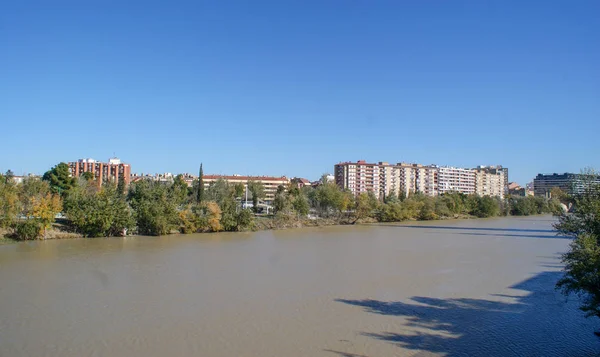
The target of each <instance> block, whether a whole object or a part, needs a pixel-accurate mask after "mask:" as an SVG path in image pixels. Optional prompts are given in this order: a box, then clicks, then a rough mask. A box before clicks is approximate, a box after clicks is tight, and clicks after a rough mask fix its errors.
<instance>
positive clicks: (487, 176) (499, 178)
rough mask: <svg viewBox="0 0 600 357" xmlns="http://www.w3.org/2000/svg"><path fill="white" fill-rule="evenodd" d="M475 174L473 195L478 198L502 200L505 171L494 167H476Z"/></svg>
mask: <svg viewBox="0 0 600 357" xmlns="http://www.w3.org/2000/svg"><path fill="white" fill-rule="evenodd" d="M473 171H474V172H475V193H476V194H478V195H479V196H496V197H500V198H504V192H505V189H506V188H505V186H504V185H505V183H506V181H507V180H506V177H505V171H504V170H502V169H498V168H496V167H485V166H478V167H477V168H476V169H473Z"/></svg>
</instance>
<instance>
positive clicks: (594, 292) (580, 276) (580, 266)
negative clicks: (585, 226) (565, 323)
mask: <svg viewBox="0 0 600 357" xmlns="http://www.w3.org/2000/svg"><path fill="white" fill-rule="evenodd" d="M562 261H563V263H564V264H565V267H564V272H565V274H564V276H563V277H562V278H561V279H560V280H559V281H558V283H557V284H556V287H557V288H558V289H560V290H561V291H562V292H563V293H564V294H565V295H569V294H571V293H575V294H577V295H579V296H580V298H581V299H582V304H581V306H580V309H581V310H582V311H584V312H585V314H586V317H591V316H597V317H600V245H599V243H598V236H594V235H591V234H589V233H583V234H580V235H578V236H577V237H576V238H575V239H574V240H573V242H571V245H570V249H569V251H568V252H567V253H565V254H563V256H562Z"/></svg>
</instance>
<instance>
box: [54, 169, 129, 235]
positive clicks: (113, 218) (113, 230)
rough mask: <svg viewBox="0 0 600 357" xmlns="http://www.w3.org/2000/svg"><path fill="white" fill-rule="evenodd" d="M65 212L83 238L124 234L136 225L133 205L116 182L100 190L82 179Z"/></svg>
mask: <svg viewBox="0 0 600 357" xmlns="http://www.w3.org/2000/svg"><path fill="white" fill-rule="evenodd" d="M64 213H65V215H66V217H67V218H68V219H69V222H70V224H71V226H72V227H73V228H74V229H75V230H76V231H77V232H79V233H81V234H82V235H83V236H84V237H107V236H116V235H122V234H123V233H124V232H125V231H126V230H128V229H131V228H133V227H134V226H135V222H134V220H133V214H132V211H131V208H130V207H129V205H128V203H127V201H126V200H125V197H124V196H123V195H121V194H120V192H118V189H117V188H116V187H115V186H114V185H104V186H102V188H100V189H98V188H96V187H94V186H92V185H87V184H86V183H85V181H83V182H82V183H81V184H80V185H78V186H77V187H75V188H73V189H72V190H71V192H70V193H69V195H68V196H67V197H66V198H65V201H64Z"/></svg>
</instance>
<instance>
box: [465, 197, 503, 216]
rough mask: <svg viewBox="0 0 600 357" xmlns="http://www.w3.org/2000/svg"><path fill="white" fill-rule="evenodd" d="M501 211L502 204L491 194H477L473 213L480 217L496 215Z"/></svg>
mask: <svg viewBox="0 0 600 357" xmlns="http://www.w3.org/2000/svg"><path fill="white" fill-rule="evenodd" d="M499 213H500V206H499V204H498V201H496V199H495V198H493V197H490V196H475V206H474V207H473V210H472V214H473V215H475V216H477V217H480V218H485V217H495V216H497V215H498V214H499Z"/></svg>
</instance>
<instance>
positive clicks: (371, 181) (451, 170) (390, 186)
mask: <svg viewBox="0 0 600 357" xmlns="http://www.w3.org/2000/svg"><path fill="white" fill-rule="evenodd" d="M334 173H335V182H336V184H337V185H339V186H340V187H341V188H344V189H348V190H350V192H352V193H353V194H354V195H359V194H361V193H363V192H369V191H371V192H373V193H374V194H375V196H376V197H378V198H382V199H383V198H385V197H388V196H390V195H404V196H409V195H410V194H413V193H415V192H420V193H423V194H425V195H427V196H438V195H441V194H444V193H446V192H460V193H464V194H475V193H476V194H478V195H481V196H497V197H500V198H502V197H504V195H505V191H506V187H505V185H506V182H507V177H506V174H507V173H508V169H507V168H503V167H502V166H488V167H486V166H479V167H478V168H476V169H463V168H459V167H451V166H436V165H421V164H411V163H398V164H389V163H387V162H379V163H377V164H371V163H367V162H366V161H357V162H342V163H339V164H337V165H335V168H334Z"/></svg>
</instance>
